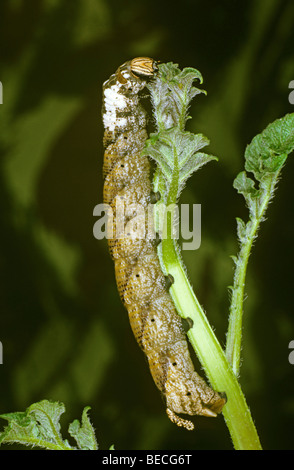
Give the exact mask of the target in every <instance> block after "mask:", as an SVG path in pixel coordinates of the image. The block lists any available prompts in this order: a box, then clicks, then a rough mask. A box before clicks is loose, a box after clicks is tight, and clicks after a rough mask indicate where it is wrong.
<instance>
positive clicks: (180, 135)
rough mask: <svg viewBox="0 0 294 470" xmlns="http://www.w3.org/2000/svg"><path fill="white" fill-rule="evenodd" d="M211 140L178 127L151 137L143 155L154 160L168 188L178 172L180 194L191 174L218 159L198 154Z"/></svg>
mask: <svg viewBox="0 0 294 470" xmlns="http://www.w3.org/2000/svg"><path fill="white" fill-rule="evenodd" d="M208 143H209V140H208V139H207V137H205V136H204V135H202V134H192V133H191V132H183V131H181V130H180V129H179V128H177V127H173V128H171V129H168V130H165V131H162V132H160V133H159V134H156V135H155V134H153V135H151V138H150V139H149V140H148V141H147V143H146V147H145V149H144V150H143V155H148V156H150V157H151V158H153V159H154V160H155V161H156V163H157V165H158V166H159V168H160V171H161V172H162V174H163V176H164V178H165V180H166V183H167V187H168V185H169V184H170V183H171V181H172V179H173V178H174V174H175V172H178V175H177V178H178V183H177V185H178V194H177V197H179V194H180V192H181V190H182V188H183V186H184V185H185V183H186V181H187V179H188V178H189V177H190V176H191V174H192V173H193V172H195V171H197V170H198V169H199V168H201V167H202V166H203V165H205V164H206V163H208V162H209V161H211V160H217V158H216V157H214V156H212V155H208V154H206V153H202V152H198V150H200V149H201V148H203V147H204V146H206V145H208Z"/></svg>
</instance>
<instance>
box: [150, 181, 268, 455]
mask: <svg viewBox="0 0 294 470" xmlns="http://www.w3.org/2000/svg"><path fill="white" fill-rule="evenodd" d="M173 181H174V184H173ZM173 181H172V183H171V186H170V190H169V194H168V200H167V203H168V204H167V205H169V204H172V203H175V200H174V197H175V194H176V192H175V185H176V178H175V180H173ZM157 184H158V187H159V188H160V186H161V184H163V183H162V182H160V179H159V180H158V181H157ZM172 220H173V218H172V216H171V219H168V218H167V222H166V223H167V231H166V235H167V236H166V238H164V239H163V240H162V242H161V244H160V245H159V258H160V261H161V264H162V268H163V270H164V272H165V273H166V274H171V275H172V276H173V278H174V283H173V285H172V286H171V288H170V294H171V296H172V298H173V301H174V303H175V306H176V309H177V311H178V313H179V314H180V315H181V316H182V317H183V318H191V319H192V321H193V327H192V328H190V330H189V331H188V333H187V335H188V337H189V340H190V342H191V344H192V346H193V348H194V350H195V352H196V354H197V356H198V358H199V360H200V362H201V364H202V366H203V368H204V370H205V373H206V375H207V377H208V379H209V381H210V383H211V385H212V387H213V388H214V389H215V390H217V391H220V392H225V393H226V395H227V399H228V401H227V403H226V405H225V407H224V409H223V415H224V417H225V420H226V423H227V426H228V429H229V432H230V435H231V438H232V441H233V444H234V447H235V449H239V450H250V449H252V450H260V449H261V445H260V442H259V437H258V434H257V431H256V428H255V426H254V423H253V420H252V417H251V414H250V410H249V408H248V405H247V403H246V400H245V397H244V395H243V393H242V390H241V388H240V385H239V383H238V380H237V378H236V376H235V374H234V372H233V370H232V368H231V366H230V364H229V362H228V360H227V358H226V356H225V354H224V351H223V350H222V348H221V346H220V344H219V342H218V340H217V338H216V336H215V334H214V332H213V330H212V328H211V326H210V324H209V322H208V320H207V318H206V315H205V313H204V312H203V310H202V308H201V306H200V304H199V302H198V300H197V298H196V296H195V294H194V291H193V289H192V287H191V285H190V283H189V281H188V279H187V276H186V272H185V267H184V264H183V262H182V259H181V256H180V251H179V248H178V247H177V245H176V241H175V240H174V239H173V238H172V223H171V221H172Z"/></svg>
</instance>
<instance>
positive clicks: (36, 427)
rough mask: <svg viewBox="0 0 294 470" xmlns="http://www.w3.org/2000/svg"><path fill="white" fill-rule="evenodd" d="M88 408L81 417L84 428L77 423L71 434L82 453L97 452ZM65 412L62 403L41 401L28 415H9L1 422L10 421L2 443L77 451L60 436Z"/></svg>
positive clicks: (28, 409)
mask: <svg viewBox="0 0 294 470" xmlns="http://www.w3.org/2000/svg"><path fill="white" fill-rule="evenodd" d="M89 409H90V407H86V408H85V409H84V411H83V414H82V424H81V425H80V423H79V421H78V420H75V421H73V423H71V425H70V426H69V433H70V434H71V435H72V436H73V437H74V438H75V439H76V441H77V444H78V448H79V449H85V450H88V449H93V450H95V449H98V445H97V441H96V438H95V433H94V429H93V427H92V425H91V423H90V420H89V418H88V415H87V412H88V411H89ZM64 411H65V406H64V404H63V403H59V402H51V401H48V400H42V401H40V402H37V403H33V404H32V405H31V406H29V407H28V408H27V410H26V411H25V412H16V413H6V414H2V415H0V418H2V419H5V420H6V421H8V425H7V426H6V427H5V428H4V431H3V432H2V433H0V444H1V443H18V444H24V445H29V446H38V447H42V448H45V449H51V450H74V449H76V448H75V447H72V446H70V444H69V443H68V441H67V440H66V439H63V438H62V435H61V432H60V422H59V421H60V417H61V415H62V413H64Z"/></svg>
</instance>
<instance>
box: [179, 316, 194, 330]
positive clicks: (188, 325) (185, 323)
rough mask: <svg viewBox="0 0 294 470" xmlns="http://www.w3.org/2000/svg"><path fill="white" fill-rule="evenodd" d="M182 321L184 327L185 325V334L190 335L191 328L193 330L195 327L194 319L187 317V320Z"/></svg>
mask: <svg viewBox="0 0 294 470" xmlns="http://www.w3.org/2000/svg"><path fill="white" fill-rule="evenodd" d="M181 320H182V325H183V328H184V331H185V333H188V331H189V330H190V328H192V327H193V325H194V322H193V320H192V318H190V317H187V318H182V319H181Z"/></svg>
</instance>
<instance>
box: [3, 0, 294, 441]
mask: <svg viewBox="0 0 294 470" xmlns="http://www.w3.org/2000/svg"><path fill="white" fill-rule="evenodd" d="M0 21H1V29H0V44H1V52H0V60H1V63H0V65H1V68H0V80H1V81H2V83H3V100H4V102H3V104H2V105H0V115H1V131H0V151H1V157H2V158H1V186H0V191H1V197H0V204H1V208H0V220H1V228H0V237H1V258H0V267H1V271H0V272H1V281H0V296H1V311H0V315H1V316H0V341H1V342H2V344H3V351H4V356H3V362H4V363H3V365H0V381H1V390H0V413H6V412H10V411H17V410H19V411H21V410H24V409H25V408H26V407H27V406H29V405H30V404H31V403H32V402H34V401H38V400H41V399H43V398H48V399H49V398H51V399H54V400H59V401H63V402H64V403H65V405H66V407H67V413H66V415H64V417H63V418H62V423H63V424H64V430H66V425H67V423H68V422H69V421H70V420H73V419H74V418H78V417H80V415H81V412H82V409H83V407H84V406H85V405H90V406H91V408H92V410H91V412H90V416H91V420H92V422H93V424H94V426H95V428H96V430H97V438H98V441H99V443H100V445H101V447H102V448H104V449H105V448H108V447H109V446H110V445H111V444H114V445H115V447H116V448H117V449H230V448H232V446H231V442H230V437H229V434H228V431H227V428H226V425H225V424H224V421H223V418H222V417H218V418H217V419H207V418H202V417H196V418H195V419H194V422H195V425H196V431H195V432H192V433H189V432H187V431H185V430H183V429H179V428H177V427H176V426H175V425H173V424H171V423H170V422H169V420H168V419H167V417H166V415H165V409H164V403H163V401H162V400H161V397H160V394H159V393H158V391H157V389H156V388H155V385H154V383H153V381H152V378H151V376H150V374H149V371H148V367H147V364H146V360H145V358H144V355H143V353H142V352H141V351H140V349H139V348H138V346H137V344H136V342H135V340H134V338H133V336H132V333H131V330H130V326H129V323H128V318H127V313H126V311H125V310H124V308H123V306H122V304H121V302H120V299H119V296H118V293H117V290H116V286H115V282H114V269H113V264H112V262H111V259H110V257H109V254H108V251H107V246H106V242H105V240H103V241H97V240H95V239H94V237H93V234H92V229H93V225H94V222H95V218H94V217H93V209H94V206H95V205H96V204H98V203H100V202H101V201H102V184H103V182H102V172H101V167H102V160H103V146H102V135H103V128H102V121H101V111H100V108H101V87H102V83H103V81H104V80H106V79H107V78H108V77H109V75H110V74H111V73H113V72H114V71H115V69H116V68H117V67H118V66H119V65H120V64H121V63H123V62H124V61H125V60H128V59H130V58H132V57H136V56H139V55H148V56H151V57H154V58H156V59H159V60H161V62H166V61H173V62H176V63H179V65H180V67H185V66H191V67H195V68H197V69H199V70H200V71H201V73H202V74H203V76H204V85H203V86H204V88H205V89H206V90H207V91H208V96H207V97H205V96H204V95H201V96H199V97H198V98H196V99H195V101H194V104H193V106H192V107H191V114H192V116H193V120H191V121H189V129H191V130H193V131H194V132H203V133H204V134H205V135H207V136H208V137H209V139H210V140H211V145H210V147H209V149H208V151H209V152H211V153H214V154H215V155H217V156H218V157H219V162H218V163H215V162H214V163H211V164H209V165H208V166H206V167H205V168H204V169H202V170H201V171H200V172H199V173H197V174H195V175H194V176H193V178H192V179H191V180H190V181H189V182H188V185H187V188H186V189H185V191H184V193H183V197H182V202H189V203H200V204H201V205H202V245H201V247H200V249H199V250H198V251H196V252H186V253H184V257H185V260H186V263H187V268H188V272H189V277H190V279H191V282H192V284H193V286H194V288H195V291H196V294H197V296H198V298H199V300H200V302H201V304H202V305H203V306H204V308H205V310H206V312H207V315H208V317H209V320H210V321H211V323H212V325H213V326H214V328H215V331H216V334H217V336H218V338H219V340H220V341H221V342H222V344H225V332H226V328H227V321H228V320H227V319H228V307H229V292H228V289H227V286H229V285H230V284H231V283H232V274H233V263H232V261H231V259H230V255H233V254H236V252H237V248H238V246H237V241H236V235H235V233H236V225H235V217H236V216H241V217H244V218H245V219H246V217H247V211H246V209H245V207H244V204H243V200H242V198H241V196H239V195H237V193H236V191H235V190H234V189H233V188H232V182H233V179H234V177H235V176H236V174H237V173H238V171H240V170H242V168H243V154H244V149H245V146H246V144H247V143H248V142H250V140H251V139H252V138H253V137H254V135H255V134H257V133H259V132H260V131H261V130H262V129H263V128H264V127H265V126H266V125H267V124H268V123H269V122H271V121H273V120H274V119H276V118H278V117H281V116H283V115H284V114H286V113H287V112H294V106H293V105H290V104H289V101H288V95H289V92H290V90H289V89H288V86H289V82H290V81H291V80H294V55H293V52H294V3H293V1H292V0H288V1H286V0H285V1H284V0H266V1H264V0H255V1H243V2H235V1H232V0H231V1H229V0H210V1H205V2H203V1H197V0H194V1H192V0H190V1H189V0H181V1H180V2H171V1H169V2H168V1H165V0H163V1H160V0H149V1H145V0H144V1H140V0H126V1H114V0H73V1H57V0H55V1H53V0H43V1H41V0H39V1H37V0H26V1H24V0H7V1H5V0H1V4H0ZM293 184H294V162H293V155H292V157H290V158H289V161H288V162H287V164H286V167H285V168H284V170H283V178H282V180H281V182H280V183H279V187H278V190H277V193H276V197H275V199H274V202H273V204H272V205H271V206H270V208H269V211H268V213H267V217H268V219H269V220H267V221H266V222H265V223H264V224H263V225H262V228H261V231H260V236H259V238H258V240H257V242H256V244H255V247H254V251H253V254H252V257H251V259H250V267H249V272H248V283H247V289H246V292H247V295H248V297H247V300H246V302H245V317H244V323H245V324H244V343H243V364H242V368H241V377H240V381H241V384H242V387H243V390H244V392H245V394H246V397H247V400H248V403H249V405H250V408H251V411H252V414H253V417H254V420H255V423H256V426H257V429H258V431H259V435H260V439H261V442H262V445H263V446H264V448H267V449H292V448H294V442H293V431H292V430H293V418H294V366H293V365H290V364H289V361H288V354H289V349H288V344H289V341H290V340H292V339H294V322H293V315H294V309H293V279H294V276H293V264H294V257H293V235H294V225H293V196H292V194H293ZM3 424H4V422H3ZM65 435H66V431H65Z"/></svg>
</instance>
